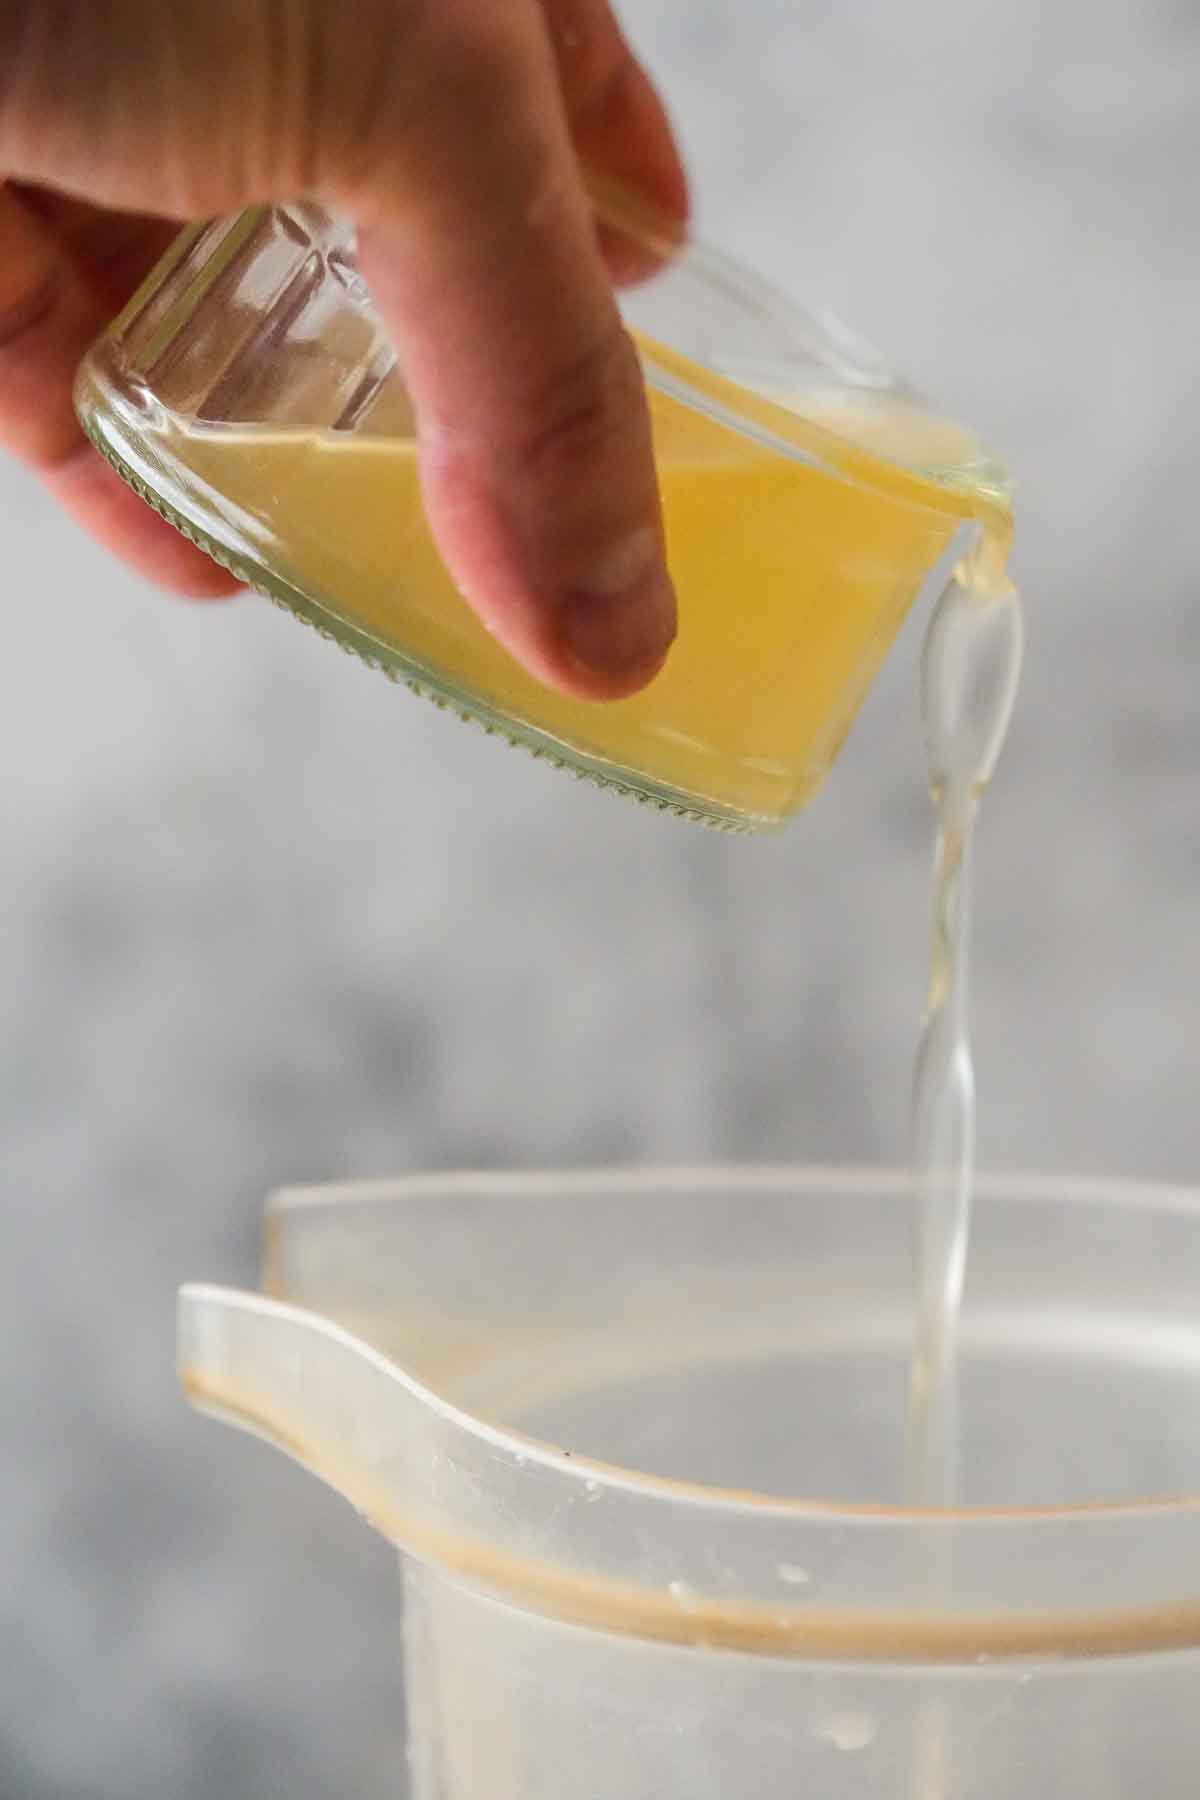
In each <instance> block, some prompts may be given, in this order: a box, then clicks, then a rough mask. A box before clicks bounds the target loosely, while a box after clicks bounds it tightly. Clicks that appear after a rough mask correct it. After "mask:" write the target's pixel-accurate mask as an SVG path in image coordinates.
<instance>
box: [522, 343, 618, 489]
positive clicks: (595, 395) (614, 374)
mask: <svg viewBox="0 0 1200 1800" xmlns="http://www.w3.org/2000/svg"><path fill="white" fill-rule="evenodd" d="M640 400H641V371H640V369H639V366H638V360H637V353H636V352H635V350H634V348H633V344H632V342H631V340H630V338H629V336H628V334H627V333H626V331H625V330H624V329H623V327H622V326H621V324H620V322H619V320H618V321H614V323H613V324H612V325H611V327H609V328H608V329H607V330H606V331H605V332H604V333H603V335H602V336H601V337H599V338H598V339H597V340H596V341H594V342H593V343H591V344H589V345H588V346H587V347H586V348H585V349H584V350H583V351H582V352H581V353H580V354H577V355H575V356H573V357H569V358H567V359H566V360H564V361H563V362H561V363H559V364H558V365H556V366H555V367H553V368H552V369H551V371H550V372H549V374H548V375H546V376H544V377H543V378H542V379H540V380H539V381H538V383H537V384H536V387H535V389H534V391H533V393H532V394H531V396H530V399H529V401H528V403H527V406H526V409H525V411H524V415H523V418H522V421H521V431H520V436H519V442H518V455H519V457H520V460H521V463H522V465H523V468H524V470H525V471H526V472H527V473H528V474H530V475H531V476H534V477H538V476H542V477H544V476H545V475H546V474H547V473H549V472H551V471H553V472H557V473H560V474H566V475H569V474H570V473H571V472H573V471H581V472H586V471H587V470H588V469H589V468H590V467H591V466H592V465H593V464H594V463H595V462H596V461H597V459H598V458H600V457H602V456H604V455H605V454H606V453H608V452H609V451H610V450H612V449H613V448H615V447H617V446H619V445H623V444H625V443H626V442H627V441H628V434H629V428H630V422H631V420H632V419H634V418H636V416H637V409H638V407H639V404H640Z"/></svg>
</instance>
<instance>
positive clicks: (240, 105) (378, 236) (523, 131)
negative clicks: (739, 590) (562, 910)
mask: <svg viewBox="0 0 1200 1800" xmlns="http://www.w3.org/2000/svg"><path fill="white" fill-rule="evenodd" d="M581 161H586V162H587V163H589V164H591V165H593V166H595V167H597V168H601V169H603V170H604V171H606V172H607V173H609V174H611V175H613V176H615V177H617V178H619V179H623V180H625V181H627V182H630V183H633V184H635V185H636V186H638V187H639V188H640V190H641V191H642V192H643V193H644V194H646V195H647V196H648V197H649V198H650V199H651V200H652V201H653V202H654V203H655V204H656V205H657V206H658V207H659V208H660V209H663V210H664V211H666V212H667V213H668V214H670V215H671V216H674V217H679V218H682V216H683V214H684V212H685V211H686V204H687V201H686V189H685V183H684V177H683V173H682V170H681V168H680V164H679V160H678V156H677V153H676V150H675V147H674V143H673V140H672V137H671V133H670V128H669V126H668V124H667V122H666V118H665V116H664V114H663V111H662V108H661V106H660V105H659V102H658V100H657V98H656V96H655V94H654V91H653V89H652V88H651V86H650V83H649V81H648V79H647V77H646V76H645V74H644V73H643V71H642V70H641V69H640V68H639V67H638V65H637V63H636V62H635V61H634V60H633V58H632V56H631V54H630V52H629V50H628V48H627V47H626V45H625V43H624V41H623V39H622V36H621V33H620V30H619V28H618V26H617V24H616V21H615V19H614V18H613V15H612V13H611V12H610V10H609V6H608V0H351V3H350V4H349V5H348V6H345V7H334V6H331V5H329V4H328V0H103V4H97V0H0V180H2V178H3V177H5V176H7V178H8V179H7V182H6V183H4V184H3V185H0V444H4V445H6V446H7V447H8V448H10V449H11V450H13V451H15V452H16V454H17V455H19V456H21V457H22V458H23V459H24V460H26V461H27V462H29V463H31V464H32V465H33V467H34V468H35V469H36V470H37V471H38V472H39V473H40V475H41V476H42V478H43V480H44V481H45V482H46V484H47V486H48V487H49V488H50V490H51V491H52V492H53V493H54V494H55V495H56V496H57V498H58V499H59V500H60V501H61V502H62V503H63V505H64V506H66V507H67V508H68V509H69V510H70V511H71V512H72V513H74V514H75V515H76V517H77V518H79V519H81V520H82V521H83V522H84V523H85V524H86V525H87V526H88V527H89V528H90V529H91V531H92V532H93V533H94V534H95V535H96V536H97V537H98V538H100V539H101V540H102V541H103V542H104V543H106V544H108V545H109V546H110V547H111V548H112V549H114V550H116V551H117V552H118V553H119V554H121V555H122V556H124V557H125V558H126V559H127V560H128V561H129V562H131V563H132V564H134V565H135V566H136V567H138V568H140V569H141V570H142V571H143V572H144V573H146V574H148V575H149V576H150V577H151V578H152V579H154V580H156V581H159V582H163V583H165V584H167V585H168V586H171V587H174V588H176V589H177V590H179V591H182V592H184V593H190V594H196V595H216V594H220V593H226V592H229V591H230V587H231V583H230V580H229V578H228V576H227V575H226V574H225V573H224V571H222V570H220V569H218V568H217V566H216V565H215V564H213V563H210V562H209V561H208V559H207V558H205V557H204V556H202V554H201V553H200V552H199V551H198V550H196V549H195V548H194V547H193V546H192V545H190V544H188V543H187V542H186V540H184V539H183V538H182V537H179V536H177V535H176V534H175V533H174V532H173V531H172V530H171V528H170V527H169V526H166V525H165V524H164V523H163V522H162V521H161V520H160V519H158V518H157V517H156V516H155V515H154V514H152V513H151V512H150V511H149V509H148V508H146V507H143V506H142V504H141V503H140V502H139V501H137V500H136V499H135V498H134V496H133V495H132V494H131V493H130V492H129V491H128V490H127V489H126V488H125V487H124V486H123V485H122V484H121V483H120V482H119V480H118V479H117V477H116V476H115V475H114V474H113V473H112V471H111V470H110V469H109V468H108V467H107V465H105V464H104V463H103V462H102V461H101V459H100V458H99V457H98V456H97V455H96V454H95V452H94V451H93V450H92V449H91V448H90V446H89V445H88V444H87V442H86V440H85V439H84V438H83V436H82V434H81V433H80V430H79V427H78V425H77V423H76V421H75V416H74V413H73V410H72V405H71V386H72V380H73V376H74V372H75V368H76V366H77V364H78V361H79V359H80V357H81V356H82V354H83V352H84V351H85V350H86V349H87V347H88V345H89V344H90V342H91V341H92V339H93V338H94V337H95V336H97V335H98V333H99V332H100V331H101V330H102V328H103V327H104V325H105V324H106V323H107V322H108V320H109V319H110V318H111V317H112V315H113V313H114V312H115V311H116V310H117V309H118V308H119V307H120V305H121V304H122V302H123V301H124V299H125V298H126V297H127V296H128V294H129V293H130V292H131V291H132V289H133V287H134V286H135V285H136V283H137V282H138V281H139V280H140V278H141V276H142V275H143V274H144V273H145V271H146V270H147V269H148V268H149V267H150V266H151V264H152V263H153V262H154V260H155V259H156V258H157V257H158V255H159V254H160V253H161V251H162V250H163V248H164V247H165V245H166V244H167V243H168V242H169V241H170V238H171V236H172V235H173V232H174V231H175V229H176V228H177V223H178V221H180V220H183V219H189V218H195V217H207V216H211V215H215V214H221V213H228V212H232V211H235V210H236V209H237V208H239V207H241V206H245V205H249V204H256V203H260V202H263V201H267V200H272V199H277V200H289V199H296V198H298V197H300V196H309V197H314V198H316V199H318V200H320V201H321V202H322V203H324V204H326V205H328V206H330V207H331V208H334V209H336V210H339V211H341V212H344V213H347V214H348V215H349V216H350V217H351V218H352V219H353V220H354V221H355V223H356V225H357V227H358V231H359V242H360V260H361V265H362V268H363V272H364V275H365V276H366V279H367V281H368V283H369V284H370V286H371V287H372V290H373V292H374V294H375V297H376V299H377V301H378V304H379V307H380V310H381V313H382V315H383V317H384V319H385V322H386V324H387V327H388V329H389V331H390V332H391V334H392V337H393V339H394V341H395V343H396V346H397V349H398V351H399V353H400V357H401V361H402V365H403V368H404V372H405V376H406V379H407V381H408V384H409V387H410V389H411V392H412V396H413V400H414V403H415V407H416V412H417V419H418V426H419V438H420V451H421V471H422V480H423V484H424V493H425V502H426V508H427V511H428V514H429V518H430V522H431V524H432V527H433V531H434V534H435V536H436V538H437V540H438V544H439V547H440V549H441V551H442V554H443V556H444V557H445V559H446V561H447V563H448V564H449V566H450V568H451V570H452V572H453V574H454V576H455V577H456V579H457V581H458V583H459V585H460V586H461V588H462V589H463V591H464V593H466V594H467V595H468V596H469V597H470V599H471V602H472V604H473V605H474V607H475V609H476V611H477V612H478V614H479V616H480V618H481V619H483V621H484V622H485V624H486V625H487V626H488V627H489V628H490V629H491V630H492V631H493V632H494V633H495V635H496V636H497V637H498V638H499V639H500V640H501V641H502V642H503V643H504V644H505V645H506V646H507V647H508V648H509V649H510V650H511V652H512V653H513V654H514V655H515V656H517V657H518V658H519V659H520V660H521V661H522V662H523V663H525V664H526V666H527V667H528V668H529V669H531V670H532V671H533V672H534V673H535V674H537V675H538V676H540V677H541V678H542V679H543V680H545V681H547V682H549V683H551V684H552V685H554V686H556V687H559V688H562V689H564V690H565V691H569V692H572V693H577V694H580V695H582V696H584V697H587V698H592V699H606V698H615V697H618V696H620V695H623V694H627V693H631V692H633V691H635V690H636V689H637V688H640V687H641V686H643V685H644V684H645V683H646V682H647V681H648V680H649V679H650V678H651V677H652V676H653V675H654V674H655V673H656V671H657V670H658V668H659V667H660V666H661V663H662V660H663V658H664V656H665V655H666V652H667V649H668V646H669V644H670V642H671V639H672V637H673V635H674V630H675V602H674V595H673V592H672V589H671V585H670V581H669V578H668V576H667V572H666V567H665V564H664V561H663V539H662V522H661V516H660V512H659V504H658V496H657V489H656V484H655V478H654V468H653V462H652V457H651V447H650V432H649V420H648V414H647V410H646V401H645V395H644V392H643V389H642V384H641V380H640V375H639V370H638V366H637V362H636V358H635V355H634V351H633V348H632V345H631V344H630V341H629V339H628V338H627V336H626V335H625V333H624V332H623V330H622V329H621V324H620V319H619V315H618V312H617V309H616V304H615V301H614V297H613V291H612V283H611V280H610V278H609V274H608V271H607V269H606V267H605V263H604V258H603V254H602V251H601V248H600V245H599V243H598V239H597V234H596V231H595V228H594V224H593V220H592V214H591V210H590V208H589V204H588V200H587V196H586V193H585V190H584V185H583V180H582V177H581V173H580V168H581Z"/></svg>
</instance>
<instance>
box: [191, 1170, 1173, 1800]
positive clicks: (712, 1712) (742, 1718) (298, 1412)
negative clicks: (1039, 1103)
mask: <svg viewBox="0 0 1200 1800" xmlns="http://www.w3.org/2000/svg"><path fill="white" fill-rule="evenodd" d="M908 1199H909V1187H908V1178H907V1177H906V1176H905V1175H902V1174H887V1173H879V1172H876V1173H870V1172H855V1171H827V1170H819V1169H818V1170H801V1171H795V1170H769V1169H727V1170H715V1171H709V1172H705V1173H697V1172H688V1171H679V1172H672V1171H654V1170H644V1171H639V1172H628V1173H620V1172H615V1173H598V1174H570V1175H555V1174H537V1175H514V1176H486V1175H462V1176H436V1177H428V1178H423V1179H422V1178H410V1179H407V1180H401V1181H396V1182H380V1183H373V1184H366V1185H357V1186H349V1187H344V1188H316V1189H312V1190H298V1191H294V1192H291V1193H285V1194H282V1195H280V1196H278V1197H277V1198H276V1200H275V1201H274V1203H273V1205H272V1207H271V1213H270V1225H269V1231H268V1237H267V1258H266V1269H265V1275H264V1293H263V1294H262V1295H255V1294H242V1293H235V1292H230V1291H227V1290H223V1289H216V1288H206V1287H194V1288H189V1289H187V1290H185V1291H184V1294H183V1296H182V1301H181V1315H180V1340H179V1342H180V1364H181V1371H182V1376H183V1380H184V1382H185V1385H186V1388H187V1391H188V1393H189V1394H190V1396H191V1397H192V1399H193V1400H194V1401H195V1402H196V1403H197V1404H198V1405H200V1406H202V1407H204V1408H206V1409H207V1410H209V1411H211V1412H213V1413H215V1414H217V1415H219V1416H221V1417H223V1418H225V1419H227V1420H229V1421H231V1422H233V1423H236V1424H239V1425H242V1426H245V1427H247V1428H248V1429H250V1430H252V1431H254V1432H257V1433H258V1434H260V1435H261V1436H263V1437H264V1438H267V1439H269V1440H270V1441H272V1442H274V1443H275V1444H277V1445H278V1446H279V1447H280V1448H282V1449H284V1450H286V1451H287V1452H288V1453H289V1454H290V1455H292V1456H294V1457H296V1458H298V1459H299V1460H300V1461H301V1462H302V1463H303V1464H305V1465H306V1466H307V1467H309V1468H311V1469H312V1470H314V1471H315V1472H316V1473H317V1474H319V1475H321V1476H322V1477H323V1478H324V1479H325V1480H326V1481H329V1482H331V1483H332V1484H333V1485H334V1486H335V1487H336V1488H338V1489H340V1490H341V1491H342V1492H343V1493H345V1494H346V1495H347V1497H348V1498H349V1499H350V1500H351V1501H353V1503H354V1504H355V1506H356V1507H358V1508H359V1509H360V1511H361V1512H362V1513H363V1514H364V1515H365V1517H366V1518H367V1519H368V1520H370V1521H371V1522H372V1523H373V1524H374V1525H375V1526H376V1527H377V1529H379V1530H380V1531H382V1532H383V1533H384V1534H385V1535H386V1536H387V1537H388V1538H390V1539H391V1540H392V1541H393V1542H394V1543H395V1544H396V1545H397V1546H398V1548H399V1551H400V1562H401V1570H402V1576H403V1581H404V1594H405V1613H404V1685H405V1694H406V1702H407V1707H408V1746H409V1764H410V1770H409V1773H410V1780H411V1788H410V1792H411V1794H412V1796H413V1800H730V1796H733V1795H736V1796H738V1800H796V1797H797V1796H798V1795H808V1794H812V1795H820V1796H821V1800H1014V1797H1015V1796H1019V1797H1020V1800H1142V1797H1143V1796H1152V1797H1153V1800H1184V1797H1185V1796H1187V1797H1188V1800H1190V1797H1191V1796H1192V1795H1193V1794H1194V1793H1195V1789H1196V1771H1197V1769H1198V1768H1200V1708H1198V1707H1197V1706H1196V1704H1195V1694H1196V1685H1197V1682H1198V1681H1200V1426H1198V1424H1197V1420H1198V1419H1200V1194H1197V1193H1196V1192H1194V1191H1192V1190H1181V1189H1172V1188H1163V1187H1139V1186H1134V1185H1132V1184H1124V1185H1122V1184H1118V1183H1102V1182H1086V1181H1075V1180H1069V1179H1065V1178H1058V1177H1047V1178H1044V1179H1036V1180H1035V1179H1025V1180H1021V1179H1016V1178H1006V1179H1004V1180H983V1181H981V1182H980V1188H979V1197H978V1206H977V1211H976V1219H975V1226H974V1240H973V1244H972V1254H971V1264H970V1274H969V1279H968V1291H967V1300H966V1307H965V1312H964V1316H963V1322H962V1376H963V1416H964V1443H963V1465H964V1470H965V1493H964V1506H963V1509H962V1510H961V1511H958V1512H941V1513H938V1512H916V1511H911V1510H906V1509H905V1508H904V1506H903V1505H902V1504H901V1503H900V1498H899V1497H900V1494H901V1492H902V1469H903V1436H904V1416H905V1401H906V1393H907V1366H908V1355H909V1344H910V1333H911V1270H910V1245H909V1216H910V1213H909V1204H908ZM231 1503H232V1502H231Z"/></svg>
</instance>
